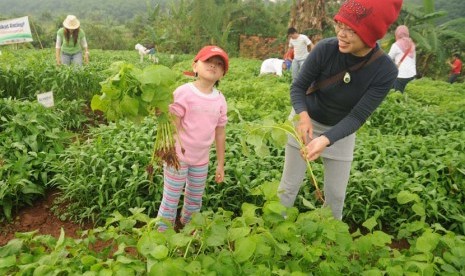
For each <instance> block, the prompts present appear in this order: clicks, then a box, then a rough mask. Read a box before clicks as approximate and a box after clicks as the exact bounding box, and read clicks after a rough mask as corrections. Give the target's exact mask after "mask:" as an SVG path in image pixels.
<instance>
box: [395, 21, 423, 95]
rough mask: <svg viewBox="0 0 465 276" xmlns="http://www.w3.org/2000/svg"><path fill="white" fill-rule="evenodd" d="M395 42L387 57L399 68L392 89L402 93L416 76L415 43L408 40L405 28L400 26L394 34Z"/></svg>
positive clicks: (407, 32)
mask: <svg viewBox="0 0 465 276" xmlns="http://www.w3.org/2000/svg"><path fill="white" fill-rule="evenodd" d="M395 37H396V42H395V43H394V44H392V46H391V49H390V50H389V56H390V57H391V58H392V60H393V61H394V63H395V64H396V65H397V68H399V75H398V76H397V79H396V80H395V82H394V86H393V88H394V89H395V90H396V91H400V92H401V93H404V90H405V86H407V83H409V82H410V81H411V80H413V79H414V78H415V76H416V75H417V69H416V68H417V66H416V61H415V60H416V51H415V43H413V41H412V39H411V38H410V34H409V30H408V28H407V26H405V25H400V26H398V27H397V29H396V32H395Z"/></svg>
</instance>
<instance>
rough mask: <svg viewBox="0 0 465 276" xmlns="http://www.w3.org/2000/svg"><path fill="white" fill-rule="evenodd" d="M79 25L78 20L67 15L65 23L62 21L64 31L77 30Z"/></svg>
mask: <svg viewBox="0 0 465 276" xmlns="http://www.w3.org/2000/svg"><path fill="white" fill-rule="evenodd" d="M80 24H81V23H80V22H79V20H78V19H77V18H76V16H74V15H68V16H67V17H66V19H65V21H63V26H64V27H65V28H66V29H69V30H75V29H77V28H79V25H80Z"/></svg>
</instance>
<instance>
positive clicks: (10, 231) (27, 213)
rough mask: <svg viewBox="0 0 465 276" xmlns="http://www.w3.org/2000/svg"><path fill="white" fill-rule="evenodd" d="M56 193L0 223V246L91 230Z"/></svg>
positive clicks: (402, 243)
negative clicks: (59, 212)
mask: <svg viewBox="0 0 465 276" xmlns="http://www.w3.org/2000/svg"><path fill="white" fill-rule="evenodd" d="M58 195H59V194H58V191H56V190H50V191H47V192H46V195H45V197H44V198H42V199H40V200H37V201H36V202H35V204H34V205H33V206H29V207H26V208H24V209H22V210H20V211H19V212H18V213H17V214H16V216H15V219H14V221H13V222H11V223H5V222H3V223H0V246H3V245H5V244H7V243H8V241H10V240H11V239H14V237H15V233H16V232H30V231H34V230H38V234H41V235H51V236H53V237H56V238H58V237H59V235H60V229H61V228H63V230H64V231H65V234H66V236H67V237H72V238H78V237H79V232H80V231H82V230H87V229H91V228H93V225H92V223H90V222H89V223H85V224H84V225H80V224H77V223H74V222H71V221H62V220H60V218H58V217H57V216H56V215H55V214H54V213H53V212H52V210H51V207H52V206H53V201H54V199H55V198H56V197H57V196H58ZM390 247H391V248H393V249H398V250H403V249H408V248H409V247H410V244H409V243H408V241H407V240H405V239H403V240H393V241H392V243H391V244H390Z"/></svg>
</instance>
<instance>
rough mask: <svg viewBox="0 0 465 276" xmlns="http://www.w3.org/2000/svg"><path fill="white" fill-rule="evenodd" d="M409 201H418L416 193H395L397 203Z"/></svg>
mask: <svg viewBox="0 0 465 276" xmlns="http://www.w3.org/2000/svg"><path fill="white" fill-rule="evenodd" d="M411 201H415V202H418V201H419V198H418V195H417V194H413V193H411V192H409V191H401V192H399V193H398V194H397V202H399V204H406V203H409V202H411Z"/></svg>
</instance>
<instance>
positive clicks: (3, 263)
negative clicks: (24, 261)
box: [0, 255, 16, 268]
mask: <svg viewBox="0 0 465 276" xmlns="http://www.w3.org/2000/svg"><path fill="white" fill-rule="evenodd" d="M14 265H16V256H15V255H11V256H8V257H5V258H0V268H5V267H12V266H14Z"/></svg>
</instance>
